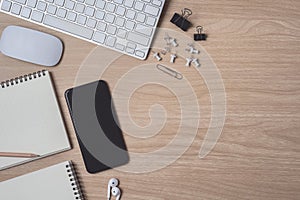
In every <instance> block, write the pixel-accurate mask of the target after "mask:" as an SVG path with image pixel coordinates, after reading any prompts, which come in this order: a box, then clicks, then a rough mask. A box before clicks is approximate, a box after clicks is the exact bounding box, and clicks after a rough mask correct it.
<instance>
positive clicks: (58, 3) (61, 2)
mask: <svg viewBox="0 0 300 200" xmlns="http://www.w3.org/2000/svg"><path fill="white" fill-rule="evenodd" d="M64 3H65V1H64V0H55V4H56V5H58V6H63V5H64Z"/></svg>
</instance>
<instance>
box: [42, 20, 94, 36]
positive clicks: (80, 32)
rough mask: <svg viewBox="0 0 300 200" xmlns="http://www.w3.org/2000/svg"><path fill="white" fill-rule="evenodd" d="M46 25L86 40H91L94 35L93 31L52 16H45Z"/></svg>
mask: <svg viewBox="0 0 300 200" xmlns="http://www.w3.org/2000/svg"><path fill="white" fill-rule="evenodd" d="M44 24H45V25H48V26H51V27H53V28H57V29H60V30H62V31H66V32H68V33H71V34H74V35H77V36H80V37H84V38H86V39H91V38H92V35H93V31H92V30H91V29H88V28H85V27H83V26H79V25H77V24H73V23H70V22H68V21H65V20H62V19H59V18H56V17H53V16H51V15H46V16H45V20H44Z"/></svg>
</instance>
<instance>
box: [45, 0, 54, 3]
mask: <svg viewBox="0 0 300 200" xmlns="http://www.w3.org/2000/svg"><path fill="white" fill-rule="evenodd" d="M46 1H47V2H48V3H53V2H54V0H46Z"/></svg>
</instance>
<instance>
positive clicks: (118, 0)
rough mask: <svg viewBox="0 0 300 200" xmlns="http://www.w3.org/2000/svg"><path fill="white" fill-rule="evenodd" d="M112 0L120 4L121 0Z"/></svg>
mask: <svg viewBox="0 0 300 200" xmlns="http://www.w3.org/2000/svg"><path fill="white" fill-rule="evenodd" d="M114 2H115V3H117V4H122V3H123V0H114Z"/></svg>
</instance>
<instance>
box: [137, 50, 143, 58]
mask: <svg viewBox="0 0 300 200" xmlns="http://www.w3.org/2000/svg"><path fill="white" fill-rule="evenodd" d="M135 55H136V56H138V57H140V58H144V56H145V53H144V52H142V51H136V52H135Z"/></svg>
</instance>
